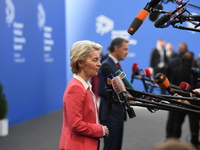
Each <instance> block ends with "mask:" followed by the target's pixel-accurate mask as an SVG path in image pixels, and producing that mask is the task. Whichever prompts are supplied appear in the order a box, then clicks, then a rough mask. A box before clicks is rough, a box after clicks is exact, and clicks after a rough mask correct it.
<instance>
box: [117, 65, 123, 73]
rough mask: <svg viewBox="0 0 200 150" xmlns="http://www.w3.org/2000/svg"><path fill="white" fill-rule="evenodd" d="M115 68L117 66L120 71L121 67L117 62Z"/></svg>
mask: <svg viewBox="0 0 200 150" xmlns="http://www.w3.org/2000/svg"><path fill="white" fill-rule="evenodd" d="M117 68H118V70H121V71H122V68H121V66H120V64H119V63H117Z"/></svg>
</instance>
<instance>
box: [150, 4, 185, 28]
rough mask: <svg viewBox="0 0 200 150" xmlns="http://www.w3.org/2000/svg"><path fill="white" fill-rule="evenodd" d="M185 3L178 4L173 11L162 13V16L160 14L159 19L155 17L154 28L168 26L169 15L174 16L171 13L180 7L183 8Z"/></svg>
mask: <svg viewBox="0 0 200 150" xmlns="http://www.w3.org/2000/svg"><path fill="white" fill-rule="evenodd" d="M186 4H187V2H186V3H182V4H181V5H180V6H178V7H177V8H176V9H175V10H174V11H172V12H169V13H166V14H164V15H163V16H161V17H160V18H159V19H157V20H156V21H155V23H154V26H155V27H156V28H164V27H168V26H169V25H170V24H171V22H170V19H171V17H174V16H173V15H174V14H175V13H176V12H178V11H179V10H180V9H181V8H183V7H184V6H185V5H186Z"/></svg>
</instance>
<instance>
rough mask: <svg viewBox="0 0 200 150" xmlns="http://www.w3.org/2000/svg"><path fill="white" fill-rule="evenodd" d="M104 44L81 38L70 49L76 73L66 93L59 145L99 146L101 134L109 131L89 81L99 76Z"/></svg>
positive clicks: (70, 149)
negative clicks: (101, 120) (104, 123)
mask: <svg viewBox="0 0 200 150" xmlns="http://www.w3.org/2000/svg"><path fill="white" fill-rule="evenodd" d="M101 49H102V46H101V45H100V44H97V43H95V42H92V41H87V40H84V41H78V42H76V43H74V44H73V46H72V48H71V52H70V66H71V71H72V72H73V73H74V75H73V77H72V79H71V81H70V82H69V84H68V85H67V87H66V90H65V92H64V96H63V125H62V133H61V137H60V143H59V149H62V150H98V149H99V138H102V137H104V136H105V137H106V136H108V134H109V131H108V128H107V127H106V126H103V125H100V124H99V118H98V111H97V109H98V108H97V105H96V99H95V96H94V94H93V92H92V90H91V89H92V86H91V84H90V82H89V81H88V80H89V79H90V77H92V76H96V75H97V74H98V71H99V67H100V66H101V63H100V61H99V59H100V53H101Z"/></svg>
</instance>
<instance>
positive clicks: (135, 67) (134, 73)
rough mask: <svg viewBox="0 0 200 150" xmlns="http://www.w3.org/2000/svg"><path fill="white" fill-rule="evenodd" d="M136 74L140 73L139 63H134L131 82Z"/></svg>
mask: <svg viewBox="0 0 200 150" xmlns="http://www.w3.org/2000/svg"><path fill="white" fill-rule="evenodd" d="M135 75H138V63H133V65H132V75H131V83H133V80H134V77H135Z"/></svg>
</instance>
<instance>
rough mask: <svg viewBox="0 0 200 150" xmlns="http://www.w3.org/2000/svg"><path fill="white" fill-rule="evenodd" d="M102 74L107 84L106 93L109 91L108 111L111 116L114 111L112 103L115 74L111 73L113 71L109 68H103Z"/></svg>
mask: <svg viewBox="0 0 200 150" xmlns="http://www.w3.org/2000/svg"><path fill="white" fill-rule="evenodd" d="M102 74H103V80H104V82H105V84H106V91H107V101H108V110H107V115H108V116H110V115H111V110H112V103H113V102H114V100H113V93H114V92H113V88H112V79H113V78H114V76H113V74H112V73H111V70H110V68H109V67H103V68H102Z"/></svg>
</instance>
